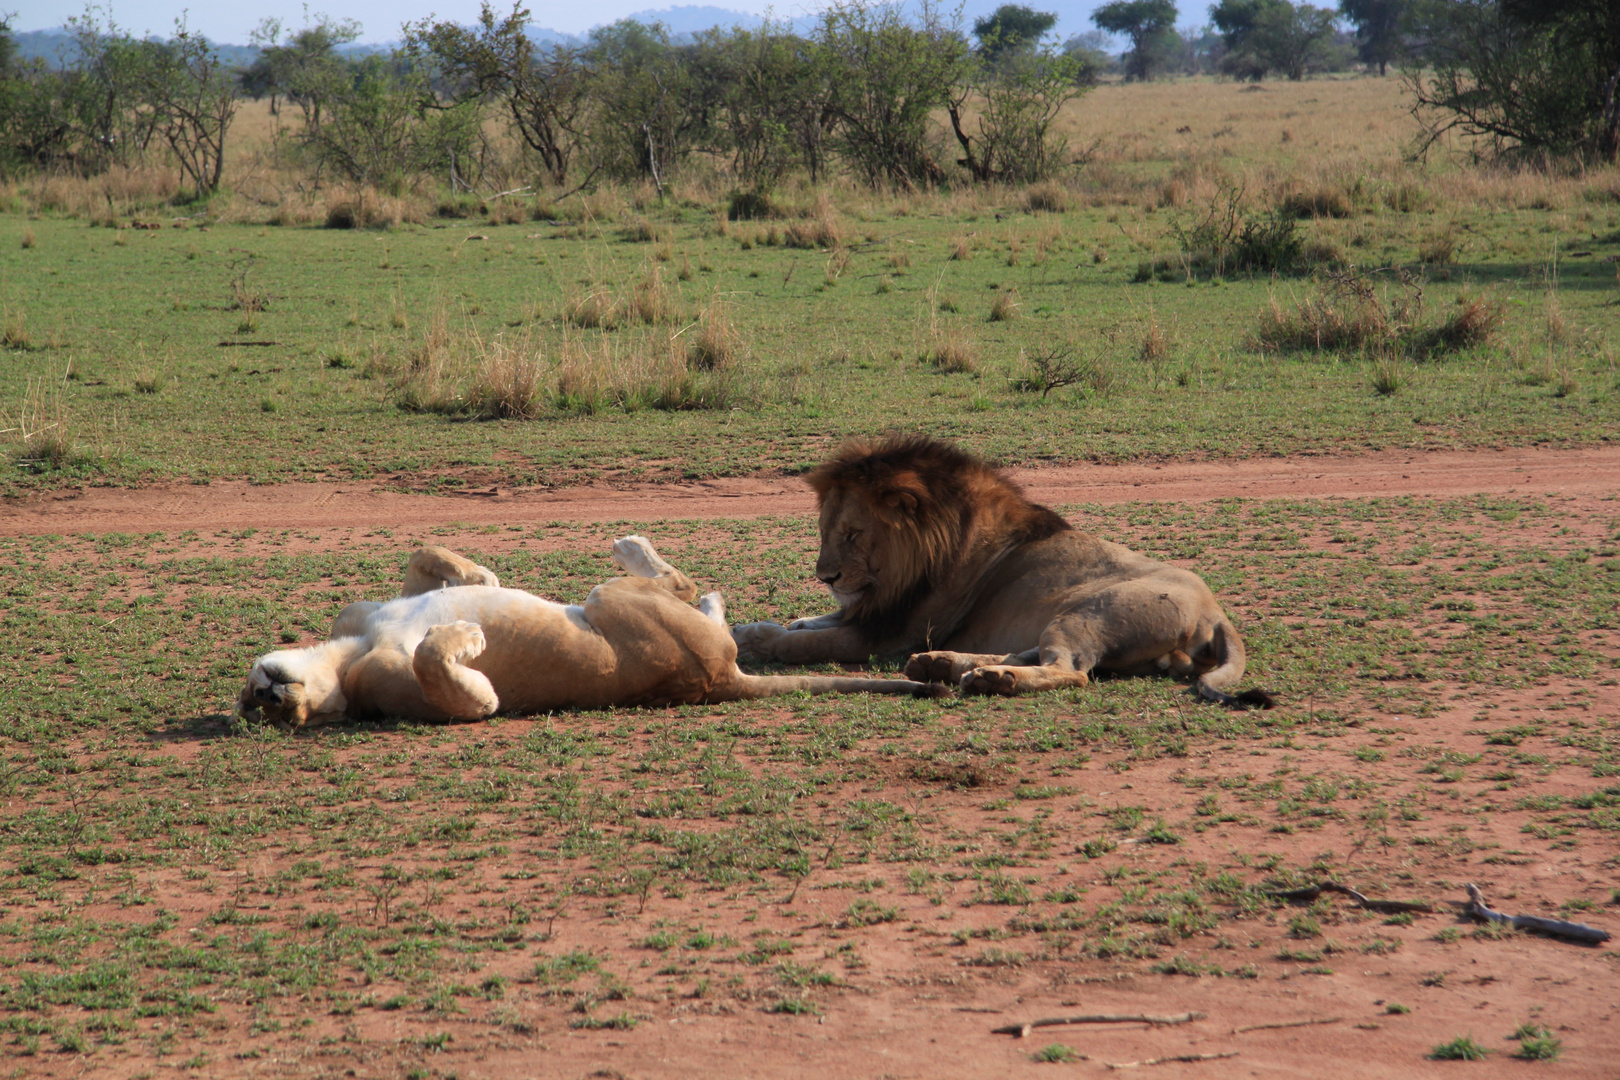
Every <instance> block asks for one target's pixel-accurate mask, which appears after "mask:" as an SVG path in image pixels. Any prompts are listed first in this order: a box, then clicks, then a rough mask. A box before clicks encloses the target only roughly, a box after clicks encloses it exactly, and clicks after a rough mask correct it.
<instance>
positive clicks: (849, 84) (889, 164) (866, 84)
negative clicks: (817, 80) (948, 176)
mask: <svg viewBox="0 0 1620 1080" xmlns="http://www.w3.org/2000/svg"><path fill="white" fill-rule="evenodd" d="M915 10H916V12H917V14H918V15H919V16H920V18H919V19H918V22H917V23H916V24H913V23H912V22H910V21H907V19H906V18H905V17H904V16H903V15H902V13H901V12H900V11H899V9H897V8H895V7H892V6H870V5H867V4H863V3H859V2H855V0H844V2H838V3H834V4H833V5H832V6H831V7H829V8H827V9H825V10H824V11H823V12H822V15H821V25H820V26H819V27H818V28H817V31H816V37H815V41H816V44H817V46H818V47H819V48H820V49H821V50H822V52H823V54H824V56H825V58H826V64H827V75H828V79H829V80H830V83H831V85H832V87H833V97H832V100H831V102H830V112H831V115H832V117H833V119H834V120H835V121H836V122H837V129H836V131H835V133H834V145H835V146H836V148H837V150H838V151H839V153H840V154H841V155H842V156H843V158H844V159H845V161H847V162H848V163H849V164H850V165H851V166H852V167H853V168H854V169H855V171H856V173H857V174H859V175H860V177H861V179H863V180H865V181H866V182H867V183H868V184H871V185H872V186H873V187H878V186H880V185H883V184H893V185H896V186H899V187H903V188H911V187H914V186H915V185H917V184H919V183H937V182H939V181H940V180H942V179H944V173H943V171H942V170H941V169H940V167H939V165H938V163H937V162H935V161H934V158H933V156H932V155H931V154H930V153H929V148H928V136H929V127H928V125H929V118H930V115H931V114H932V113H933V112H934V110H936V109H943V108H945V107H947V106H948V104H949V103H950V101H951V99H952V94H953V91H954V90H955V88H957V87H959V86H960V85H961V84H962V82H963V81H964V79H965V78H966V77H967V64H968V59H969V56H968V43H967V39H966V38H964V37H963V36H962V35H961V33H960V32H959V31H958V30H957V28H956V27H955V26H952V25H947V24H946V23H945V22H944V21H943V20H942V19H941V18H940V16H939V13H938V12H937V10H936V9H935V8H934V7H933V6H932V4H931V3H928V2H927V0H924V3H923V4H922V6H921V7H920V8H919V9H915Z"/></svg>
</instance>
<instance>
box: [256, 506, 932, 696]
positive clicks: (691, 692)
mask: <svg viewBox="0 0 1620 1080" xmlns="http://www.w3.org/2000/svg"><path fill="white" fill-rule="evenodd" d="M613 561H614V562H616V563H618V564H619V566H621V567H623V568H624V570H625V571H626V572H627V573H629V574H631V575H633V576H630V577H617V578H612V579H611V580H609V581H606V582H603V583H602V584H601V585H598V586H597V587H596V588H594V589H592V590H591V593H590V595H589V596H587V597H586V598H585V603H584V604H578V605H564V604H558V603H555V602H553V601H550V600H543V599H541V598H540V597H538V596H534V595H532V594H530V593H526V592H520V591H519V590H517V589H503V588H500V586H499V582H497V581H496V579H495V575H494V574H492V573H490V572H489V571H488V570H486V569H484V568H483V567H482V566H479V565H478V564H477V563H474V562H471V561H469V560H467V559H464V558H462V557H461V556H459V555H457V554H455V553H454V552H450V551H446V550H445V549H444V548H431V547H430V548H424V549H422V550H421V551H418V552H416V554H414V555H412V556H411V561H410V568H409V570H408V571H407V572H406V578H405V590H404V595H403V596H401V597H400V598H399V599H397V600H391V601H389V602H388V603H386V604H378V603H370V602H362V603H356V604H350V605H349V606H348V607H346V608H344V609H343V611H342V613H340V614H339V615H338V617H337V621H336V622H335V623H334V624H333V627H332V633H333V636H332V639H331V640H330V641H327V642H326V643H325V644H321V645H313V646H311V647H309V648H306V649H283V650H279V651H277V652H273V653H270V654H268V655H266V656H263V657H261V658H260V659H259V661H258V662H257V663H255V664H254V665H253V670H252V671H251V672H249V673H248V679H247V685H246V686H244V687H243V688H242V693H241V697H240V708H241V712H242V714H243V715H244V716H247V717H255V716H257V715H259V714H262V715H263V716H264V718H265V719H268V720H271V721H273V722H278V723H285V724H288V725H291V726H293V727H306V726H313V725H317V724H327V723H332V722H334V721H336V720H339V719H341V718H343V717H345V716H349V717H367V716H395V717H401V718H405V719H415V720H476V719H480V718H482V717H485V716H490V715H492V714H494V713H496V712H505V713H517V714H525V713H543V712H548V711H550V710H553V709H595V708H604V707H607V706H610V705H670V704H697V703H699V702H717V701H738V700H741V699H744V698H759V697H769V696H771V695H774V694H787V693H791V692H793V691H795V690H807V691H809V692H810V693H813V694H824V693H858V692H861V691H871V692H875V693H880V694H916V695H920V696H929V695H931V693H932V691H931V690H930V688H929V687H928V686H927V684H925V683H917V682H908V681H905V680H901V679H862V678H820V677H816V678H811V677H805V676H760V675H744V674H743V673H742V672H741V671H739V670H738V669H737V646H736V644H735V643H734V642H733V641H732V640H731V635H730V634H728V633H727V632H726V616H725V605H724V602H723V601H722V600H721V598H720V594H719V593H709V594H708V595H707V596H705V597H703V599H702V601H701V602H700V603H699V605H698V606H697V607H692V606H691V603H690V601H692V600H694V599H696V598H697V587H696V586H695V585H693V584H692V581H691V579H689V578H688V577H687V576H686V575H685V574H683V573H681V572H680V571H679V570H677V569H675V568H674V567H673V566H671V565H670V564H669V563H667V562H665V561H664V560H663V559H662V558H660V557H659V554H658V552H656V551H654V550H653V546H652V545H651V544H649V543H648V542H647V541H646V540H645V539H643V538H642V537H639V536H626V537H624V538H623V539H620V540H616V541H614V543H613ZM450 586H458V587H454V588H452V587H450ZM683 601H685V602H683Z"/></svg>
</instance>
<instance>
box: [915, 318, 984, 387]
mask: <svg viewBox="0 0 1620 1080" xmlns="http://www.w3.org/2000/svg"><path fill="white" fill-rule="evenodd" d="M922 360H923V361H924V362H925V363H928V364H932V365H933V366H934V367H936V368H938V369H939V370H940V371H943V372H945V373H946V374H948V375H949V374H956V373H959V372H965V373H967V374H972V373H974V372H976V371H978V370H979V358H978V356H977V355H976V354H975V352H974V349H973V343H972V342H971V341H969V340H968V336H967V332H966V331H965V330H963V329H962V328H961V327H960V326H955V325H951V326H946V327H943V328H941V327H935V329H934V331H933V333H932V334H931V335H930V340H929V343H928V347H927V348H925V349H924V350H923V354H922Z"/></svg>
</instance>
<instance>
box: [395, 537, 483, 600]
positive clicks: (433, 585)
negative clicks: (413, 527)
mask: <svg viewBox="0 0 1620 1080" xmlns="http://www.w3.org/2000/svg"><path fill="white" fill-rule="evenodd" d="M500 584H501V582H500V579H499V578H497V577H496V576H495V574H494V572H493V571H491V570H490V569H489V568H488V567H484V566H479V565H478V564H477V563H475V562H473V561H472V560H471V559H467V558H463V557H462V556H460V555H457V554H456V553H455V552H453V551H451V550H450V549H449V548H442V547H425V548H422V549H421V550H419V551H416V552H414V553H413V554H412V555H411V561H410V562H409V563H408V564H407V565H406V567H405V586H404V588H402V589H400V591H399V595H401V596H420V595H422V594H423V593H426V592H433V591H434V590H435V589H450V588H455V587H457V586H460V585H493V586H495V587H497V588H499V587H500Z"/></svg>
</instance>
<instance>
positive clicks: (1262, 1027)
mask: <svg viewBox="0 0 1620 1080" xmlns="http://www.w3.org/2000/svg"><path fill="white" fill-rule="evenodd" d="M1342 1019H1343V1017H1339V1016H1319V1017H1317V1018H1316V1019H1314V1020H1284V1021H1283V1022H1282V1023H1280V1024H1250V1025H1249V1026H1248V1027H1240V1028H1233V1029H1232V1034H1234V1035H1242V1034H1243V1033H1244V1032H1245V1031H1270V1030H1271V1029H1273V1028H1291V1027H1310V1026H1311V1025H1312V1024H1337V1023H1338V1022H1339V1021H1340V1020H1342Z"/></svg>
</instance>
